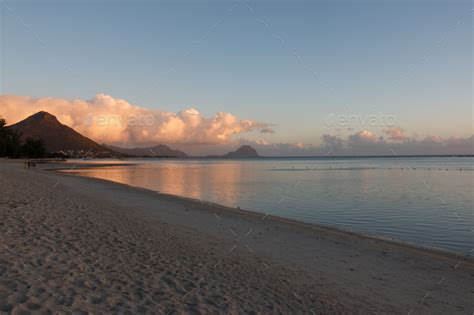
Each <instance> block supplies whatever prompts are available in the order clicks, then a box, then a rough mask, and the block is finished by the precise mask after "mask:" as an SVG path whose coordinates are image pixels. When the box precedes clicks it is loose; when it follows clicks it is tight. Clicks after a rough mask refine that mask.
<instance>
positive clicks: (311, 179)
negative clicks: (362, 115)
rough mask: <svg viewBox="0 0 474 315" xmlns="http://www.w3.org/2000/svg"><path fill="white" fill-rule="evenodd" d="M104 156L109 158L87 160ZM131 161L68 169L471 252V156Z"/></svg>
mask: <svg viewBox="0 0 474 315" xmlns="http://www.w3.org/2000/svg"><path fill="white" fill-rule="evenodd" d="M83 162H84V161H81V163H83ZM104 162H110V161H103V160H101V161H89V163H91V164H94V163H104ZM116 162H117V161H116ZM118 162H119V163H123V161H118ZM71 163H74V161H71ZM126 163H132V164H133V165H127V166H124V165H116V166H107V167H91V168H87V167H86V168H79V169H74V170H73V171H71V172H72V173H75V174H77V175H81V176H89V177H95V178H101V179H106V180H111V181H115V182H119V183H124V184H128V185H131V186H136V187H142V188H147V189H152V190H155V191H159V192H163V193H168V194H174V195H179V196H185V197H190V198H195V199H201V200H204V201H209V202H214V203H218V204H222V205H226V206H230V207H240V208H242V209H246V210H252V211H256V212H260V213H262V216H263V215H265V214H272V215H277V216H281V217H285V218H290V219H294V220H298V221H303V222H309V223H316V224H322V225H328V226H334V227H339V228H343V229H348V230H351V231H356V232H362V233H365V234H369V235H374V236H383V237H390V238H394V239H396V240H400V241H405V242H409V243H413V244H417V245H422V246H428V247H436V248H441V249H446V250H450V251H455V252H462V253H466V254H469V255H474V252H473V249H474V172H473V171H474V158H472V157H423V158H421V157H417V158H415V157H413V158H329V157H328V158H268V159H248V160H247V159H240V160H239V159H235V160H234V159H232V160H222V159H221V160H219V159H215V160H210V159H186V160H175V159H155V160H152V159H137V160H127V161H126Z"/></svg>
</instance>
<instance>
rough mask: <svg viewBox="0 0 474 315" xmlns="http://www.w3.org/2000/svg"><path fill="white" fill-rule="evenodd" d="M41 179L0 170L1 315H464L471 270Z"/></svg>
mask: <svg viewBox="0 0 474 315" xmlns="http://www.w3.org/2000/svg"><path fill="white" fill-rule="evenodd" d="M43 166H45V165H43ZM43 166H40V167H37V169H31V170H27V169H24V168H23V166H22V164H21V162H20V163H2V162H1V161H0V175H1V176H0V187H2V192H4V193H3V194H1V195H0V215H1V216H2V221H0V222H2V223H1V224H2V226H3V227H5V228H6V233H1V234H0V241H1V243H2V244H5V246H6V248H8V249H7V250H6V251H4V252H3V253H4V254H3V257H2V258H0V311H6V312H11V313H17V312H22V311H29V312H31V311H40V310H41V311H47V310H49V311H56V310H58V311H60V312H66V313H68V312H69V311H86V312H92V313H100V312H110V311H114V312H131V313H150V314H153V313H155V312H157V313H169V312H170V313H178V314H179V313H196V314H197V313H252V312H256V313H261V314H267V313H303V314H313V313H314V314H340V313H354V314H372V313H396V314H407V313H409V312H412V313H417V314H418V313H430V314H442V313H451V314H464V313H470V312H471V311H472V309H473V308H474V303H473V301H472V293H473V292H472V283H473V280H472V279H474V263H473V260H472V259H471V258H463V257H460V256H457V255H452V254H449V253H445V252H438V251H436V250H430V249H420V248H418V247H412V246H407V245H405V244H397V243H396V242H393V241H391V240H383V239H379V238H373V237H370V236H365V235H361V234H358V233H354V232H351V231H344V230H341V229H338V228H332V227H327V226H324V225H322V226H320V225H314V224H307V223H302V222H299V221H294V220H288V219H285V218H280V217H277V216H270V215H269V216H267V217H266V218H265V219H264V220H262V214H259V213H256V212H251V211H248V210H237V209H233V208H229V207H225V206H220V205H215V204H209V203H201V202H200V201H196V200H194V199H190V198H186V197H180V196H174V195H169V194H162V193H159V192H156V191H153V190H149V189H145V188H139V187H132V186H129V185H126V184H120V183H115V182H111V181H107V180H102V179H96V178H88V177H84V176H71V174H65V173H60V172H57V171H45V168H46V167H45V168H43ZM25 266H27V267H25ZM427 293H429V294H428V295H427Z"/></svg>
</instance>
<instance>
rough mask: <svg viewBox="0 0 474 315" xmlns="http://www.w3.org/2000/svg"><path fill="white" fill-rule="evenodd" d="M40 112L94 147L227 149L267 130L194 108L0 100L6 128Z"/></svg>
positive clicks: (107, 100) (105, 98) (98, 100)
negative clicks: (245, 136)
mask: <svg viewBox="0 0 474 315" xmlns="http://www.w3.org/2000/svg"><path fill="white" fill-rule="evenodd" d="M41 110H43V111H47V112H49V113H51V114H53V115H55V116H56V117H57V118H58V120H59V121H60V122H61V123H63V124H65V125H68V126H70V127H71V128H73V129H75V130H76V131H78V132H80V133H82V134H84V135H85V136H87V137H90V138H92V139H93V140H95V141H96V142H99V143H102V142H105V143H109V144H120V145H124V144H133V145H149V144H156V143H172V144H226V143H230V142H232V136H234V135H237V134H242V133H245V132H250V131H255V130H266V131H267V132H270V130H271V129H270V128H269V125H268V124H266V123H261V122H257V121H253V120H242V119H239V118H237V117H236V116H234V115H232V114H230V113H226V112H218V113H216V114H215V115H214V116H213V117H205V116H203V115H202V114H201V113H200V112H199V111H198V110H196V109H194V108H187V109H184V110H182V111H179V112H178V113H172V112H166V111H161V110H157V109H147V108H144V107H139V106H136V105H133V104H130V103H129V102H127V101H125V100H122V99H117V98H113V97H112V96H109V95H105V94H98V95H96V96H95V97H94V98H93V99H91V100H67V99H60V98H52V97H42V98H30V97H25V96H14V95H2V96H0V114H1V115H2V116H3V118H5V119H6V120H7V122H8V123H10V124H12V123H16V122H17V121H20V120H22V119H24V118H26V117H27V116H29V115H32V114H34V113H36V112H38V111H41Z"/></svg>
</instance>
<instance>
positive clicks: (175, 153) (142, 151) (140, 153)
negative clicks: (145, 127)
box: [102, 144, 189, 158]
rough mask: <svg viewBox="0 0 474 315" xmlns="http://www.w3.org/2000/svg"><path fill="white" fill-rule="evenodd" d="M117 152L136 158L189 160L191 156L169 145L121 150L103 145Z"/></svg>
mask: <svg viewBox="0 0 474 315" xmlns="http://www.w3.org/2000/svg"><path fill="white" fill-rule="evenodd" d="M102 145H103V146H104V147H106V148H109V149H111V150H113V151H115V152H119V153H122V154H125V155H127V156H135V157H170V158H172V157H175V158H176V157H177V158H187V157H189V155H187V154H186V153H184V152H183V151H180V150H173V149H172V148H170V147H169V146H167V145H164V144H158V145H155V146H152V147H136V148H121V147H116V146H112V145H107V144H102Z"/></svg>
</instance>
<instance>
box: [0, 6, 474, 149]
mask: <svg viewBox="0 0 474 315" xmlns="http://www.w3.org/2000/svg"><path fill="white" fill-rule="evenodd" d="M5 3H6V5H3V6H2V8H1V9H2V13H1V14H2V15H1V16H2V23H1V35H2V37H1V48H2V56H1V62H2V63H1V67H2V68H1V75H2V78H1V86H0V87H1V94H14V95H22V96H33V97H44V96H52V97H58V98H66V99H85V100H89V99H92V98H93V97H94V96H95V95H96V94H99V93H104V94H108V95H111V96H113V97H115V98H121V99H125V100H127V101H128V102H130V103H132V104H136V105H139V106H142V107H147V108H156V109H160V110H164V111H171V112H178V111H180V110H182V109H184V108H188V107H193V108H196V109H198V110H199V111H200V112H201V113H202V114H203V115H205V116H212V115H213V114H214V113H216V112H219V111H224V112H229V113H232V114H234V115H236V116H237V117H239V118H245V119H252V120H256V121H261V122H266V123H270V124H274V126H273V128H274V129H275V131H276V133H275V134H259V133H254V134H250V135H248V137H249V138H252V139H264V140H268V141H273V142H304V143H318V142H319V141H320V137H321V135H323V134H325V133H334V132H336V133H337V132H339V133H342V134H344V133H350V132H353V131H358V130H362V129H367V128H364V127H365V126H353V127H354V129H353V130H352V129H351V130H335V129H334V128H333V127H328V126H327V125H325V118H326V117H327V116H328V115H330V114H331V113H335V114H349V113H352V114H356V115H360V116H362V117H366V116H367V115H374V114H375V115H379V114H380V113H384V114H391V115H394V116H395V117H396V122H397V126H398V127H401V128H403V129H405V130H406V131H407V132H408V133H410V134H412V133H413V134H414V133H416V134H419V135H439V136H444V137H447V136H459V137H467V136H470V135H472V123H473V116H472V87H473V86H472V69H473V68H472V39H473V38H472V9H471V8H472V3H471V2H470V1H296V2H290V1H277V2H273V1H251V2H235V1H209V2H204V1H194V2H191V1H175V2H172V1H153V2H152V1H98V2H95V1H94V2H93V1H63V2H61V1H6V2H5ZM23 23H25V24H26V25H27V26H28V27H26V26H25V25H24V24H23ZM316 76H317V77H316ZM344 104H345V105H344ZM346 107H348V108H349V110H350V112H349V110H348V109H347V108H346ZM372 129H373V131H374V132H380V129H382V128H381V127H380V126H378V127H377V126H376V127H373V128H372Z"/></svg>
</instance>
